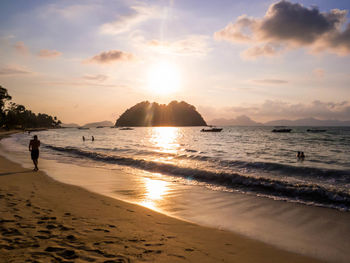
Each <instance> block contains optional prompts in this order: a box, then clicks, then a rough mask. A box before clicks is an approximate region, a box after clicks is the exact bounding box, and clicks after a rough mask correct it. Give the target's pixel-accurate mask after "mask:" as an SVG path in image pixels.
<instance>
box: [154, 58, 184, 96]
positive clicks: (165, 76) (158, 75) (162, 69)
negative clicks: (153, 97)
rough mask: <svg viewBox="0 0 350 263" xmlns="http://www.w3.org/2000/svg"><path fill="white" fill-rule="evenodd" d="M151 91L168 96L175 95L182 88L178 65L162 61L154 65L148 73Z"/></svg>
mask: <svg viewBox="0 0 350 263" xmlns="http://www.w3.org/2000/svg"><path fill="white" fill-rule="evenodd" d="M148 86H149V90H150V91H152V92H154V93H157V94H160V95H167V94H170V93H174V92H176V91H177V90H178V89H179V86H180V74H179V70H178V68H177V67H176V65H174V64H172V63H169V62H166V61H162V62H159V63H157V64H155V65H153V66H152V67H151V68H150V69H149V72H148Z"/></svg>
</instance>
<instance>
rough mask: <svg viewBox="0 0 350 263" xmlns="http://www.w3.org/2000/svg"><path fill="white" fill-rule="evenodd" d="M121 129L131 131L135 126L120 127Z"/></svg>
mask: <svg viewBox="0 0 350 263" xmlns="http://www.w3.org/2000/svg"><path fill="white" fill-rule="evenodd" d="M119 130H121V131H130V130H133V128H129V127H122V128H120V129H119Z"/></svg>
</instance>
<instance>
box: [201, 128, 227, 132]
mask: <svg viewBox="0 0 350 263" xmlns="http://www.w3.org/2000/svg"><path fill="white" fill-rule="evenodd" d="M221 131H222V128H207V129H201V132H221Z"/></svg>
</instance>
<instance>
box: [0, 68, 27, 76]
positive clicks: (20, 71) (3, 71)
mask: <svg viewBox="0 0 350 263" xmlns="http://www.w3.org/2000/svg"><path fill="white" fill-rule="evenodd" d="M32 73H33V72H31V71H29V70H27V69H25V68H23V67H20V66H5V67H2V68H0V75H8V76H13V75H26V74H32Z"/></svg>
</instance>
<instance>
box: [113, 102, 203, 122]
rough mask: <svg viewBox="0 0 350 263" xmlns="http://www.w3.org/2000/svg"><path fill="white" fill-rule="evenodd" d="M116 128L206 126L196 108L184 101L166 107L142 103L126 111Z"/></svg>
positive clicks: (171, 103)
mask: <svg viewBox="0 0 350 263" xmlns="http://www.w3.org/2000/svg"><path fill="white" fill-rule="evenodd" d="M115 125H116V126H118V127H121V126H144V127H147V126H206V125H207V124H206V122H205V121H204V119H203V117H202V116H201V115H200V114H199V113H198V112H197V110H196V108H195V107H194V106H192V105H190V104H188V103H186V102H184V101H181V102H177V101H172V102H170V103H169V104H168V105H165V104H158V103H156V102H153V103H150V102H148V101H143V102H140V103H138V104H136V105H135V106H133V107H131V108H130V109H127V110H126V111H125V112H124V113H123V114H122V115H121V116H120V117H119V118H118V120H117V121H116V124H115Z"/></svg>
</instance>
